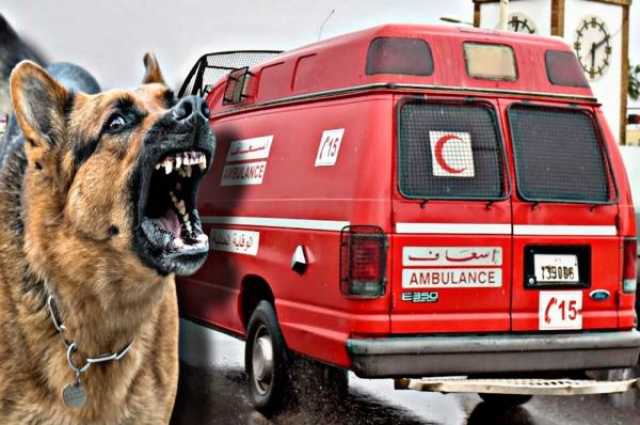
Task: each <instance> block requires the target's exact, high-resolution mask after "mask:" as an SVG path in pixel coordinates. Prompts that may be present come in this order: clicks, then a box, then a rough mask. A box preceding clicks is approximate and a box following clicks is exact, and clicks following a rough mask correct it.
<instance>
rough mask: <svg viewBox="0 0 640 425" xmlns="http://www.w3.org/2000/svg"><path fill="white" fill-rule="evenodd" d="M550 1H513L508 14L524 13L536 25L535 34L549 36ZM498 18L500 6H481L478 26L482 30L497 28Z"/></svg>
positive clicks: (492, 4)
mask: <svg viewBox="0 0 640 425" xmlns="http://www.w3.org/2000/svg"><path fill="white" fill-rule="evenodd" d="M550 4H551V0H528V1H514V2H510V3H509V14H511V13H514V12H520V13H524V14H525V15H526V16H528V17H529V18H531V19H532V20H533V22H534V23H535V25H536V29H537V32H536V34H540V35H549V34H551V6H550ZM499 18H500V4H499V3H489V4H484V5H482V14H481V19H480V26H481V27H483V28H497V27H498V19H499Z"/></svg>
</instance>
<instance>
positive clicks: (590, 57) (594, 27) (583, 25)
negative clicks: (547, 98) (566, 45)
mask: <svg viewBox="0 0 640 425" xmlns="http://www.w3.org/2000/svg"><path fill="white" fill-rule="evenodd" d="M573 48H574V49H575V51H576V56H578V60H579V61H580V64H581V65H582V69H584V72H585V73H586V74H587V77H588V78H589V79H590V80H595V79H597V78H599V77H602V76H603V75H604V74H605V73H606V72H607V69H608V68H609V64H610V59H611V51H612V48H611V34H610V33H609V30H608V29H607V26H606V25H605V23H604V21H603V20H602V19H601V18H598V17H597V16H587V17H585V18H582V20H581V21H580V23H579V24H578V27H577V28H576V34H575V42H574V43H573Z"/></svg>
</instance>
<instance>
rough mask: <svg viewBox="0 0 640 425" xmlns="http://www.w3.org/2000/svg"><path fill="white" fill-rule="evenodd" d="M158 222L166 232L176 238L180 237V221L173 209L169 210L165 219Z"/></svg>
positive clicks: (159, 219)
mask: <svg viewBox="0 0 640 425" xmlns="http://www.w3.org/2000/svg"><path fill="white" fill-rule="evenodd" d="M156 220H157V222H158V223H159V224H160V225H161V226H162V227H163V228H164V229H165V230H166V231H168V232H171V233H172V234H173V236H174V237H176V238H179V237H180V230H181V226H180V220H179V219H178V216H177V215H176V213H175V211H173V209H171V208H169V210H168V211H167V213H166V214H165V216H164V217H160V218H158V219H156Z"/></svg>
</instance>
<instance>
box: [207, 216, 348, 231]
mask: <svg viewBox="0 0 640 425" xmlns="http://www.w3.org/2000/svg"><path fill="white" fill-rule="evenodd" d="M202 222H203V223H208V224H236V225H241V226H260V227H281V228H285V229H307V230H336V231H340V230H342V229H343V228H344V227H346V226H349V225H350V224H351V223H349V222H348V221H336V220H306V219H298V218H272V217H220V216H207V217H202Z"/></svg>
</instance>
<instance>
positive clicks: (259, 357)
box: [244, 301, 293, 417]
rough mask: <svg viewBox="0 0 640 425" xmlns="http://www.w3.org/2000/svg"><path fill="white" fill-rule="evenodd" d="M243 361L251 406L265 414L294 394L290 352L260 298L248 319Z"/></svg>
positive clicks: (283, 405) (272, 313)
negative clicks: (290, 375) (290, 371)
mask: <svg viewBox="0 0 640 425" xmlns="http://www.w3.org/2000/svg"><path fill="white" fill-rule="evenodd" d="M244 362H245V363H244V364H245V371H246V373H247V376H248V381H249V382H248V384H249V396H250V398H251V402H252V404H253V407H254V408H255V409H256V410H258V411H259V412H261V413H262V414H263V415H265V416H267V417H270V416H272V415H274V414H276V413H278V412H280V411H282V410H284V409H285V408H286V407H287V406H288V404H289V402H290V401H291V398H292V396H293V391H292V387H291V380H290V377H289V366H290V363H291V355H290V354H289V352H288V350H287V347H286V345H285V342H284V338H283V337H282V332H281V331H280V326H279V325H278V319H277V317H276V312H275V310H274V308H273V306H272V305H271V304H270V303H269V302H268V301H260V302H259V303H258V305H257V307H256V309H255V310H254V311H253V313H252V314H251V318H250V319H249V324H248V326H247V340H246V344H245V356H244Z"/></svg>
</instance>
